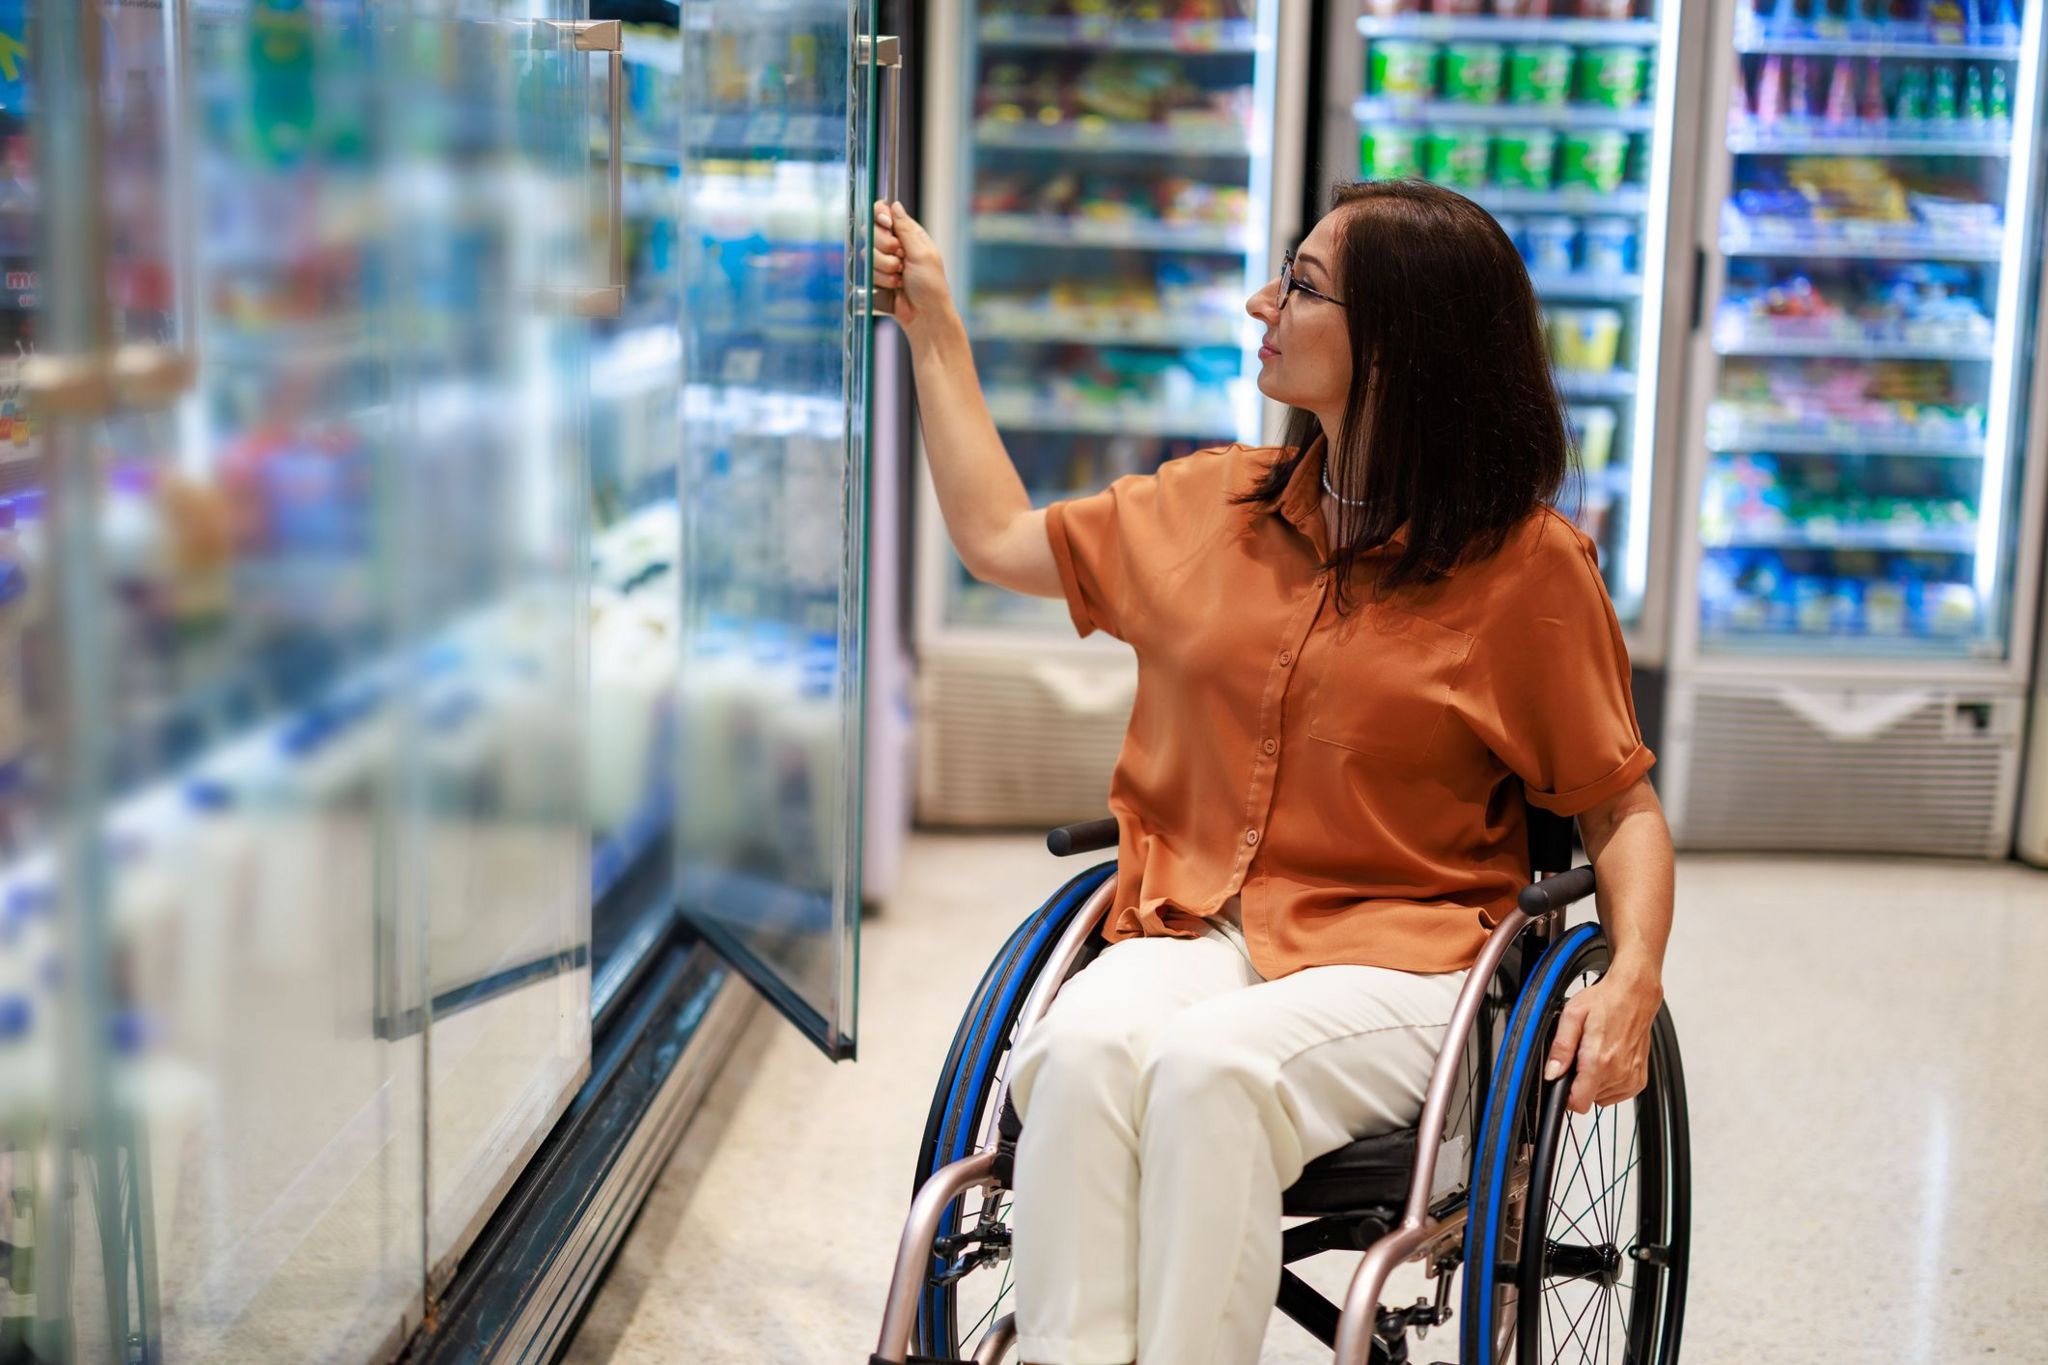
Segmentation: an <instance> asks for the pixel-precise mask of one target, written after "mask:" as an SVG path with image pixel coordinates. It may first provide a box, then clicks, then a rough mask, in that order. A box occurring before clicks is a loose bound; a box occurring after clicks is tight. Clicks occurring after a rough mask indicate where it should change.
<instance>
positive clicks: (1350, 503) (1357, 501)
mask: <svg viewBox="0 0 2048 1365" xmlns="http://www.w3.org/2000/svg"><path fill="white" fill-rule="evenodd" d="M1323 491H1324V492H1325V493H1328V494H1329V495H1330V496H1331V497H1333V498H1335V499H1336V500H1337V501H1338V502H1341V503H1343V504H1344V505H1345V506H1346V507H1363V506H1365V504H1366V502H1367V501H1368V499H1365V498H1347V497H1345V496H1344V495H1343V494H1342V493H1339V492H1338V491H1337V490H1336V489H1334V488H1332V487H1330V467H1329V466H1328V465H1324V466H1323Z"/></svg>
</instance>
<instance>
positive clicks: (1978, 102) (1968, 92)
mask: <svg viewBox="0 0 2048 1365" xmlns="http://www.w3.org/2000/svg"><path fill="white" fill-rule="evenodd" d="M1963 117H1964V118H1966V119H1968V120H1970V122H1972V123H1982V122H1983V121H1984V73H1983V71H1981V70H1980V69H1978V68H1977V67H1974V66H1973V67H1970V68H1969V69H1968V71H1967V72H1966V73H1965V74H1964V76H1963Z"/></svg>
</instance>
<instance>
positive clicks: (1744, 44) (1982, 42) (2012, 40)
mask: <svg viewBox="0 0 2048 1365" xmlns="http://www.w3.org/2000/svg"><path fill="white" fill-rule="evenodd" d="M1735 50H1736V51H1737V52H1744V53H1752V52H1753V53H1766V52H1775V53H1779V54H1781V55H1784V56H1788V57H1933V58H1967V59H1970V60H1973V61H1990V62H2001V61H2003V62H2009V61H2016V60H2018V58H2019V55H2020V45H2019V34H2018V33H2016V32H2014V31H2013V30H2012V29H2010V28H2006V27H2003V26H1994V27H1992V28H1991V29H1988V30H1986V31H1985V34H1984V36H1982V37H1981V38H1980V39H1979V40H1978V41H1977V42H1954V41H1950V42H1944V41H1941V40H1939V39H1936V38H1935V37H1934V36H1933V35H1932V34H1931V33H1930V32H1928V30H1927V29H1926V27H1925V26H1924V25H1923V26H1920V27H1918V28H1917V29H1916V28H1915V27H1914V26H1913V25H1909V24H1855V25H1848V26H1846V27H1845V31H1843V32H1841V33H1836V34H1816V33H1814V32H1812V31H1811V30H1808V31H1805V32H1802V31H1800V30H1799V29H1797V28H1794V27H1792V26H1789V25H1783V26H1781V25H1776V24H1760V23H1757V22H1755V21H1754V20H1752V21H1750V22H1749V23H1743V24H1737V25H1736V28H1735Z"/></svg>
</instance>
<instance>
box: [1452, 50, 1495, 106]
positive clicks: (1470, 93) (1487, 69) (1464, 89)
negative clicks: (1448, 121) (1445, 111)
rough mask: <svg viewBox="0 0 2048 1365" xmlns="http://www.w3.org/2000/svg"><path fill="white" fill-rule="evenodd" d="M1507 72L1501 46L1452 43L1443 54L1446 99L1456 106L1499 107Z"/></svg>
mask: <svg viewBox="0 0 2048 1365" xmlns="http://www.w3.org/2000/svg"><path fill="white" fill-rule="evenodd" d="M1506 70H1507V49H1506V48H1505V47H1503V46H1502V45H1501V44H1499V43H1451V44H1448V45H1447V46H1446V47H1445V48H1444V52H1443V72H1444V81H1443V92H1444V98H1445V99H1447V100H1450V101H1452V102H1453V103H1456V104H1498V103H1500V91H1501V82H1502V80H1503V78H1504V76H1505V73H1506Z"/></svg>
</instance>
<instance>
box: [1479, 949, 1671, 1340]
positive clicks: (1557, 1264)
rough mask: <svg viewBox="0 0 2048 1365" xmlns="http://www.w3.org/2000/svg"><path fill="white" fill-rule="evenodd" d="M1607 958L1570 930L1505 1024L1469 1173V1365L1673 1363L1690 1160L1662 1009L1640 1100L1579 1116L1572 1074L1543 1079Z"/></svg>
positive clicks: (1666, 1019)
mask: <svg viewBox="0 0 2048 1365" xmlns="http://www.w3.org/2000/svg"><path fill="white" fill-rule="evenodd" d="M1607 965H1608V948H1607V945H1606V943H1605V942H1604V941H1603V940H1602V939H1601V938H1600V937H1599V935H1598V933H1597V931H1595V930H1594V929H1593V928H1592V926H1590V925H1588V926H1582V927H1581V928H1579V929H1577V930H1574V931H1572V932H1571V933H1570V934H1568V935H1566V937H1565V938H1564V939H1563V940H1562V941H1561V942H1559V943H1558V944H1557V945H1555V946H1554V947H1553V949H1552V950H1551V952H1549V953H1547V954H1546V955H1545V958H1544V961H1543V962H1542V963H1539V964H1538V968H1537V970H1536V971H1535V972H1534V973H1533V974H1532V978H1531V987H1530V990H1529V992H1526V993H1525V994H1524V997H1523V999H1522V1001H1521V1002H1520V1004H1519V1005H1518V1007H1517V1010H1516V1015H1515V1019H1514V1020H1513V1022H1512V1023H1511V1025H1510V1027H1509V1037H1508V1042H1507V1046H1506V1047H1504V1049H1503V1053H1502V1061H1501V1069H1500V1071H1499V1072H1497V1075H1496V1084H1495V1087H1494V1094H1493V1096H1492V1103H1491V1104H1490V1105H1489V1113H1488V1116H1487V1127H1486V1133H1485V1136H1484V1138H1483V1140H1482V1146H1481V1151H1480V1161H1479V1167H1478V1170H1477V1172H1476V1176H1475V1200H1474V1205H1473V1210H1474V1221H1473V1226H1472V1229H1471V1236H1470V1240H1469V1241H1468V1244H1467V1255H1468V1260H1467V1267H1466V1277H1467V1283H1466V1296H1465V1299H1466V1302H1465V1307H1466V1313H1465V1318H1466V1321H1465V1323H1464V1326H1463V1330H1462V1332H1461V1338H1462V1347H1463V1349H1462V1351H1461V1355H1462V1359H1463V1360H1464V1361H1465V1362H1466V1365H1480V1362H1510V1361H1511V1362H1514V1363H1515V1365H1553V1363H1554V1362H1577V1361H1592V1362H1607V1361H1614V1360H1621V1361H1627V1362H1629V1363H1630V1365H1670V1362H1675V1361H1676V1360H1677V1358H1678V1344H1679V1337H1680V1331H1681V1328H1682V1324H1683V1315H1684V1302H1685V1280H1686V1244H1687V1238H1688V1223H1689V1217H1690V1211H1689V1205H1690V1155H1689V1150H1688V1144H1687V1141H1686V1110H1685V1091H1684V1079H1683V1076H1682V1074H1681V1073H1680V1070H1679V1065H1678V1049H1677V1041H1676V1033H1675V1031H1674V1030H1673V1028H1672V1025H1671V1018H1670V1015H1669V1013H1668V1011H1665V1010H1661V1009H1660V1010H1659V1012H1658V1015H1657V1018H1656V1020H1655V1022H1654V1024H1653V1026H1652V1031H1651V1047H1650V1059H1649V1078H1648V1083H1647V1084H1646V1086H1645V1087H1644V1089H1643V1090H1642V1092H1641V1093H1640V1094H1638V1095H1637V1096H1635V1097H1634V1098H1633V1099H1631V1100H1628V1101H1625V1102H1623V1103H1621V1104H1618V1105H1610V1106H1606V1107H1603V1108H1599V1109H1595V1110H1594V1111H1592V1112H1591V1113H1588V1114H1575V1113H1572V1112H1571V1111H1570V1110H1569V1109H1568V1108H1567V1107H1566V1103H1565V1102H1566V1099H1567V1097H1568V1095H1569V1092H1570V1087H1571V1082H1572V1079H1573V1073H1571V1072H1567V1073H1566V1074H1565V1075H1564V1076H1562V1077H1560V1078H1559V1079H1558V1080H1556V1081H1553V1082H1548V1083H1546V1082H1543V1081H1542V1079H1541V1068H1542V1065H1543V1062H1544V1060H1545V1058H1546V1057H1547V1055H1548V1051H1549V1045H1550V1041H1551V1039H1552V1038H1553V1037H1554V1035H1555V1032H1556V1028H1557V1021H1558V1017H1559V1015H1560V1014H1561V1013H1562V1011H1563V1009H1564V1006H1565V1004H1566V1002H1567V1001H1568V1000H1569V999H1570V998H1571V997H1572V996H1573V995H1575V994H1577V993H1578V992H1579V991H1581V990H1583V989H1585V988H1586V987H1587V986H1590V985H1592V984H1593V983H1594V982H1595V981H1598V980H1599V979H1600V977H1601V976H1602V975H1604V974H1605V972H1606V969H1607Z"/></svg>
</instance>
